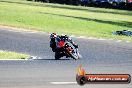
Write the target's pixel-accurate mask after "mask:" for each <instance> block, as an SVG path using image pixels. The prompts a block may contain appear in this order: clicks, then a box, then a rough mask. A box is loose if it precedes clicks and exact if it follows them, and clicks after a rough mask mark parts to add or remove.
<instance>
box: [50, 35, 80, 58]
mask: <svg viewBox="0 0 132 88" xmlns="http://www.w3.org/2000/svg"><path fill="white" fill-rule="evenodd" d="M59 40H64V41H69V42H70V43H71V44H73V46H74V47H75V48H78V45H77V44H75V43H74V42H73V41H72V39H71V38H69V36H67V35H57V34H56V33H51V34H50V47H51V48H52V51H53V52H55V57H56V56H58V54H59V57H57V58H61V57H63V56H65V54H64V53H60V51H61V48H59V47H57V42H58V41H59Z"/></svg>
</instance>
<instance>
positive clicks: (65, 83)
mask: <svg viewBox="0 0 132 88" xmlns="http://www.w3.org/2000/svg"><path fill="white" fill-rule="evenodd" d="M50 83H51V84H54V85H67V84H77V82H50Z"/></svg>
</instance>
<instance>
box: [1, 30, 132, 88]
mask: <svg viewBox="0 0 132 88" xmlns="http://www.w3.org/2000/svg"><path fill="white" fill-rule="evenodd" d="M73 40H74V41H75V42H77V43H78V44H79V51H80V53H81V55H82V56H83V59H80V60H77V61H75V60H73V59H66V58H63V59H61V60H54V53H53V52H52V51H51V49H50V47H49V36H48V35H47V34H45V33H41V32H38V33H31V32H16V31H11V30H8V29H6V30H5V28H0V50H8V51H16V52H21V53H28V54H30V55H33V56H39V57H41V59H40V60H28V61H0V88H79V87H80V86H79V85H77V84H75V83H71V84H65V85H64V84H58V85H57V84H53V83H51V82H75V76H76V72H77V67H78V66H79V65H81V64H82V66H83V67H84V68H85V70H86V71H87V73H93V74H97V73H106V74H107V73H113V74H119V73H127V74H130V75H132V43H126V42H117V41H113V40H93V39H91V40H90V39H81V38H73ZM83 87H84V88H91V87H92V88H106V87H107V88H132V85H131V83H130V84H114V85H112V84H89V85H84V86H83Z"/></svg>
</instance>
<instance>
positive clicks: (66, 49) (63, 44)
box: [55, 40, 81, 60]
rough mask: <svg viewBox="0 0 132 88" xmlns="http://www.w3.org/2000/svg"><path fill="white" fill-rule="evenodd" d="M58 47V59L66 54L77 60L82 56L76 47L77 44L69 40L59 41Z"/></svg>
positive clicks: (56, 53) (56, 56) (56, 55)
mask: <svg viewBox="0 0 132 88" xmlns="http://www.w3.org/2000/svg"><path fill="white" fill-rule="evenodd" d="M57 48H59V51H58V52H55V59H56V60H58V59H60V58H61V57H63V56H66V58H68V57H71V58H73V59H75V60H78V59H80V58H81V55H80V54H79V52H78V49H77V48H75V46H74V45H73V44H72V43H71V42H69V41H67V40H60V41H57Z"/></svg>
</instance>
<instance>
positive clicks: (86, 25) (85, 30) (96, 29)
mask: <svg viewBox="0 0 132 88" xmlns="http://www.w3.org/2000/svg"><path fill="white" fill-rule="evenodd" d="M0 24H1V25H8V26H14V27H22V28H27V29H31V30H38V31H44V32H57V33H59V34H61V33H63V34H69V35H71V34H74V35H77V36H79V35H83V36H88V37H89V36H90V37H91V36H92V37H98V38H112V39H121V40H130V41H131V37H127V36H113V35H112V34H111V33H112V32H113V31H116V30H124V29H126V30H131V31H132V12H131V11H125V10H114V9H104V8H94V7H81V6H68V5H59V4H48V3H39V2H29V1H26V0H1V1H0Z"/></svg>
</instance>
